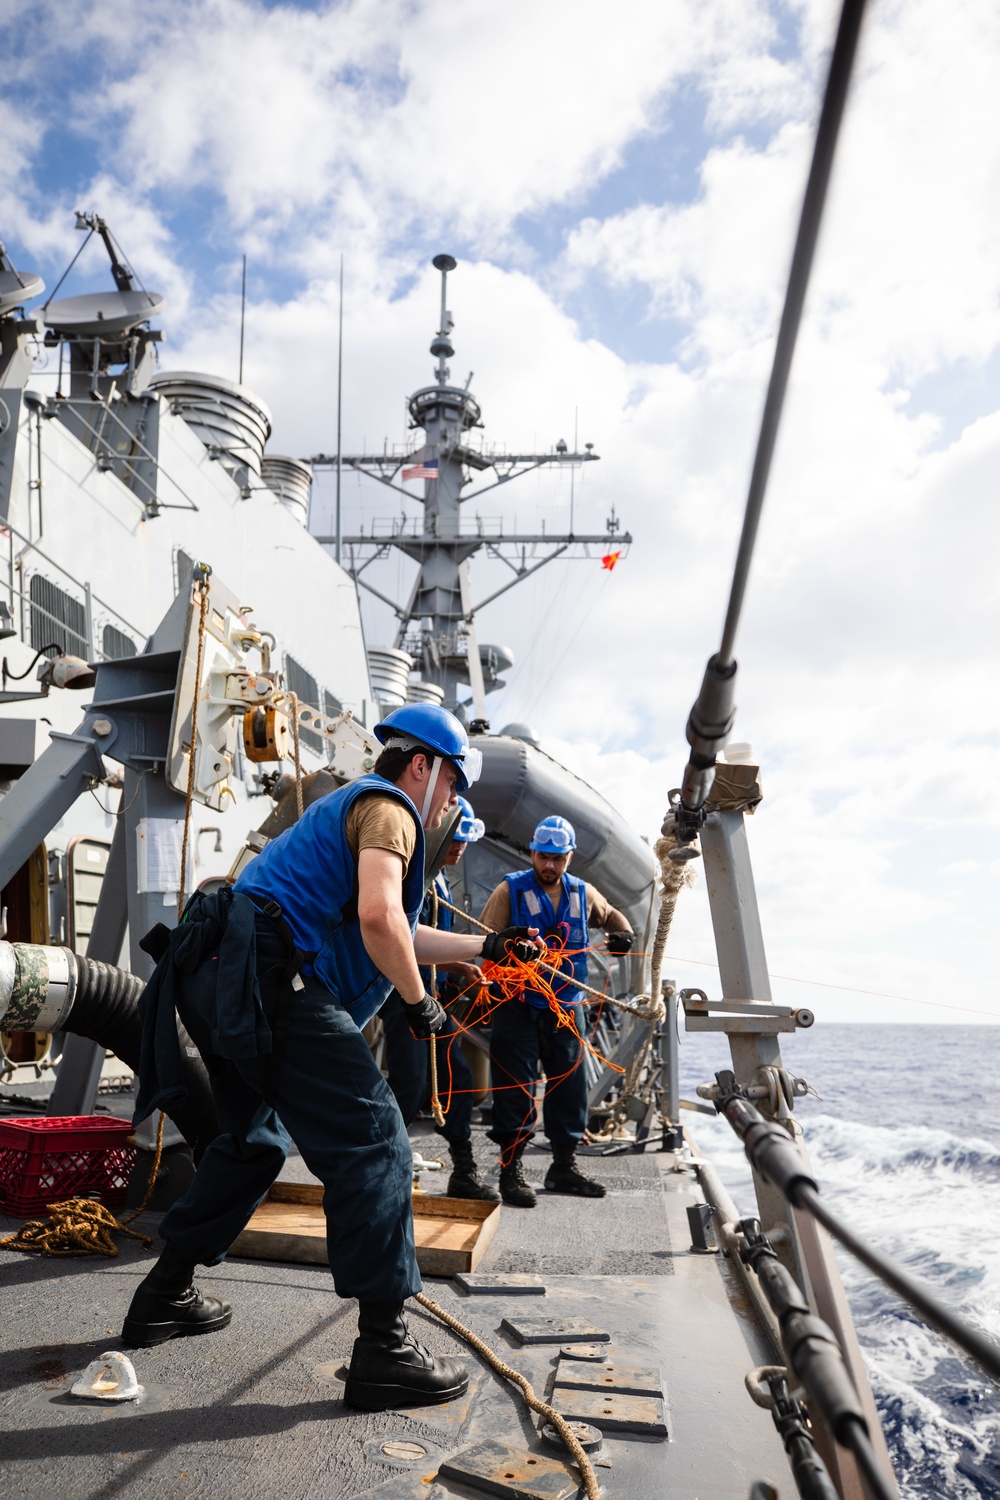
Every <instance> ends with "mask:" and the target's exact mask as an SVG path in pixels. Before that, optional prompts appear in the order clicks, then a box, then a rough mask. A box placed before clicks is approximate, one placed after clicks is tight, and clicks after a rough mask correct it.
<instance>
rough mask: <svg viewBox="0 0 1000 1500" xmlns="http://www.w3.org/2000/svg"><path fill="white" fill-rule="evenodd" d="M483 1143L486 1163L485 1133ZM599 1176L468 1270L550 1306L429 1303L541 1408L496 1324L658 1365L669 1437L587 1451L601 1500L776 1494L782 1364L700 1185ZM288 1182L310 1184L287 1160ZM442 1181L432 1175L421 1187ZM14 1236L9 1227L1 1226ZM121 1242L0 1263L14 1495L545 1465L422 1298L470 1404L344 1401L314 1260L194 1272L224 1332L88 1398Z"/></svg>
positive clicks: (379, 1480)
mask: <svg viewBox="0 0 1000 1500" xmlns="http://www.w3.org/2000/svg"><path fill="white" fill-rule="evenodd" d="M422 1129H423V1127H422V1126H421V1125H419V1124H418V1126H417V1127H415V1130H414V1134H415V1135H417V1133H418V1132H420V1131H421V1130H422ZM477 1133H478V1131H477ZM439 1144H440V1142H439V1138H438V1137H436V1136H434V1135H433V1134H430V1135H429V1136H427V1137H425V1136H424V1135H422V1134H421V1135H420V1137H419V1145H420V1147H421V1149H422V1150H423V1152H424V1154H425V1155H426V1156H436V1155H438V1154H439V1153H438V1149H437V1148H438V1146H439ZM477 1149H478V1155H479V1159H480V1160H487V1159H489V1158H488V1151H489V1149H490V1148H489V1145H488V1143H487V1142H485V1141H483V1140H482V1139H480V1140H478V1141H477ZM546 1164H547V1156H546V1154H545V1152H544V1150H543V1149H542V1148H538V1149H535V1148H529V1151H528V1153H527V1154H526V1157H525V1166H526V1171H527V1175H528V1177H529V1179H531V1180H532V1181H534V1182H535V1183H536V1184H537V1185H539V1186H540V1184H541V1179H542V1176H543V1175H544V1170H545V1166H546ZM592 1166H593V1169H594V1175H596V1176H598V1177H600V1178H601V1179H602V1180H603V1181H605V1182H606V1183H607V1185H608V1196H607V1197H606V1198H604V1199H603V1200H589V1201H584V1200H579V1199H574V1198H567V1197H559V1196H555V1195H550V1194H542V1195H541V1196H540V1201H539V1204H538V1207H537V1208H535V1209H534V1210H530V1211H529V1210H517V1209H512V1208H504V1209H503V1210H502V1213H501V1222H500V1225H499V1228H498V1230H497V1233H496V1235H495V1236H494V1238H493V1240H492V1242H491V1244H490V1246H489V1248H488V1249H487V1251H486V1254H485V1256H484V1258H483V1260H482V1262H481V1263H480V1265H479V1267H478V1268H477V1269H478V1271H479V1272H530V1273H534V1274H536V1275H538V1276H540V1277H541V1278H542V1279H543V1281H544V1284H545V1288H546V1292H545V1296H544V1298H541V1297H537V1296H535V1297H530V1298H529V1297H521V1296H518V1297H512V1296H507V1295H493V1294H491V1295H487V1296H482V1295H477V1296H469V1295H467V1294H464V1293H462V1292H461V1291H460V1290H459V1288H458V1287H457V1286H456V1285H455V1283H454V1282H452V1281H445V1280H438V1279H428V1280H427V1283H426V1287H425V1290H426V1291H427V1293H428V1294H429V1295H430V1296H431V1297H433V1298H434V1299H435V1300H437V1301H438V1302H440V1303H441V1305H442V1306H443V1307H445V1308H446V1309H447V1310H449V1311H450V1312H452V1313H453V1314H454V1315H455V1316H456V1317H458V1318H459V1319H460V1320H461V1321H462V1322H464V1323H465V1324H467V1326H469V1327H470V1328H472V1329H473V1330H474V1331H475V1332H476V1333H478V1334H479V1335H480V1336H481V1337H482V1338H484V1339H485V1340H486V1341H487V1343H489V1344H490V1346H491V1347H492V1348H494V1349H495V1350H496V1351H497V1352H498V1353H499V1354H500V1355H501V1357H502V1358H504V1359H505V1360H507V1361H508V1362H509V1363H510V1364H512V1365H514V1366H515V1367H516V1368H518V1369H520V1370H522V1371H523V1372H524V1373H525V1374H527V1375H528V1377H529V1378H530V1379H531V1381H532V1383H533V1384H534V1386H535V1390H536V1391H537V1392H538V1394H540V1395H545V1394H546V1388H547V1382H548V1381H549V1378H550V1376H551V1373H552V1370H553V1368H554V1365H555V1359H556V1355H557V1353H558V1350H557V1348H554V1347H552V1346H524V1347H522V1346H519V1345H518V1344H517V1342H516V1341H515V1340H513V1339H512V1338H509V1337H508V1336H507V1335H506V1334H505V1333H504V1332H502V1331H501V1329H500V1323H501V1319H502V1318H504V1317H509V1316H514V1317H516V1316H517V1314H519V1313H521V1314H526V1315H527V1314H532V1313H534V1314H538V1313H541V1312H542V1311H543V1310H544V1314H545V1315H546V1316H552V1315H554V1314H556V1315H559V1314H565V1315H567V1316H585V1317H588V1318H590V1319H592V1320H593V1321H594V1322H595V1323H596V1324H597V1325H599V1326H601V1327H603V1328H605V1329H606V1330H607V1331H608V1333H609V1334H610V1336H611V1339H612V1344H613V1348H614V1349H615V1351H616V1352H617V1354H618V1355H619V1357H620V1358H621V1359H623V1360H628V1361H630V1362H633V1363H642V1364H644V1365H655V1366H659V1368H660V1370H661V1372H662V1375H663V1381H664V1386H665V1391H666V1407H667V1424H668V1428H669V1440H668V1441H664V1440H662V1439H660V1438H655V1437H650V1436H640V1435H635V1434H629V1435H614V1434H607V1435H606V1436H605V1439H604V1444H603V1449H602V1451H601V1452H600V1453H599V1454H598V1455H596V1457H597V1458H598V1460H599V1462H600V1464H601V1467H598V1469H597V1474H598V1478H599V1481H600V1484H601V1487H602V1491H603V1493H604V1494H605V1495H606V1496H607V1497H608V1500H613V1497H615V1496H622V1497H624V1496H628V1497H629V1500H646V1497H649V1500H652V1497H653V1496H667V1495H669V1496H670V1497H671V1500H743V1497H746V1496H747V1495H748V1493H749V1490H750V1486H751V1483H752V1481H753V1480H755V1479H763V1478H767V1479H770V1480H772V1481H773V1482H777V1483H779V1484H780V1483H782V1481H783V1480H784V1476H785V1475H786V1474H787V1461H786V1459H785V1457H784V1453H783V1451H782V1447H781V1443H780V1440H779V1438H778V1437H777V1434H776V1433H775V1431H774V1428H773V1425H772V1423H771V1420H770V1417H769V1416H768V1414H767V1413H766V1412H764V1411H762V1410H760V1409H759V1408H758V1407H756V1406H754V1405H753V1404H752V1402H751V1400H750V1398H749V1396H748V1395H747V1392H746V1390H745V1387H744V1383H743V1377H744V1374H745V1372H746V1371H747V1370H748V1369H750V1368H751V1367H752V1366H754V1365H757V1364H762V1363H768V1362H770V1360H771V1358H772V1356H771V1353H770V1350H769V1348H768V1346H767V1345H766V1343H765V1342H764V1340H763V1338H762V1337H761V1335H760V1333H759V1331H758V1329H757V1326H756V1324H755V1323H754V1320H753V1317H752V1313H751V1311H750V1309H749V1307H748V1306H747V1304H746V1302H745V1299H744V1296H743V1294H742V1291H741V1287H740V1283H739V1279H738V1276H737V1274H736V1272H735V1271H734V1270H733V1268H732V1267H730V1266H729V1265H728V1263H727V1262H726V1261H725V1260H724V1259H723V1258H722V1257H720V1256H717V1255H711V1254H704V1253H698V1252H694V1251H692V1250H691V1248H690V1236H689V1232H688V1223H687V1218H686V1214H685V1209H686V1208H687V1207H688V1205H689V1204H691V1203H692V1202H699V1201H701V1193H700V1190H699V1189H698V1187H697V1184H696V1182H695V1180H694V1176H693V1173H692V1172H691V1171H690V1169H686V1168H683V1167H682V1166H681V1165H679V1164H678V1162H677V1159H676V1158H675V1157H674V1156H673V1155H671V1154H669V1153H655V1154H654V1153H648V1154H645V1155H634V1154H628V1155H619V1156H613V1157H609V1158H606V1159H603V1160H600V1161H595V1162H593V1163H592ZM284 1175H285V1176H286V1177H288V1178H290V1179H292V1180H298V1181H305V1180H308V1177H307V1174H306V1173H305V1170H304V1168H303V1165H302V1163H301V1161H300V1160H298V1159H297V1158H294V1157H293V1158H290V1159H289V1161H288V1163H287V1165H286V1168H285V1174H284ZM446 1180H447V1179H446V1175H445V1173H433V1174H431V1173H425V1174H423V1178H422V1181H423V1183H424V1185H425V1187H426V1188H427V1190H428V1191H429V1192H431V1193H434V1192H439V1191H442V1190H443V1188H444V1185H445V1182H446ZM158 1218H159V1216H158V1215H145V1216H144V1217H143V1219H142V1220H141V1221H140V1222H139V1223H137V1225H136V1227H137V1228H145V1229H146V1230H147V1231H149V1230H150V1229H152V1228H153V1227H155V1224H156V1223H157V1222H158ZM17 1223H18V1221H16V1220H12V1219H0V1230H2V1231H3V1232H4V1233H8V1232H10V1231H12V1230H13V1229H15V1228H16V1227H17ZM120 1243H121V1244H122V1249H121V1254H120V1256H119V1257H118V1259H116V1260H107V1259H103V1258H102V1259H98V1258H96V1257H94V1258H87V1259H72V1260H53V1259H49V1258H41V1257H36V1256H29V1255H24V1254H20V1253H16V1252H12V1251H9V1250H0V1285H2V1286H3V1288H4V1296H3V1307H4V1317H3V1321H2V1329H0V1347H2V1350H3V1356H2V1360H0V1432H2V1436H0V1456H2V1457H3V1460H4V1474H5V1484H4V1491H5V1494H6V1495H7V1496H8V1497H11V1500H13V1497H27V1500H52V1497H59V1500H91V1497H97V1496H101V1497H102V1500H103V1497H106V1496H136V1497H142V1496H147V1495H148V1496H150V1497H152V1496H154V1495H155V1496H156V1497H157V1500H193V1497H202V1496H204V1497H208V1496H211V1497H212V1500H225V1497H226V1496H229V1495H234V1496H240V1497H241V1500H278V1497H281V1500H314V1497H315V1500H319V1497H323V1500H361V1497H362V1496H363V1497H365V1500H376V1497H377V1500H411V1497H412V1500H415V1497H417V1496H421V1497H424V1500H452V1497H460V1496H462V1497H466V1500H473V1497H475V1496H477V1495H478V1496H481V1495H482V1494H483V1493H484V1492H483V1491H482V1490H475V1489H470V1488H464V1487H463V1486H462V1485H461V1484H460V1483H458V1482H457V1481H453V1480H451V1479H448V1480H442V1479H438V1478H436V1477H435V1476H436V1475H437V1471H438V1466H439V1464H440V1463H441V1462H442V1461H443V1460H444V1459H445V1458H446V1457H447V1456H448V1455H451V1454H455V1453H457V1452H459V1451H461V1450H464V1449H467V1448H469V1447H471V1446H472V1445H474V1444H475V1443H477V1442H479V1441H481V1440H484V1439H487V1438H490V1439H494V1440H496V1441H499V1442H502V1443H505V1444H507V1445H509V1446H510V1447H513V1448H518V1449H522V1450H528V1449H530V1450H531V1452H532V1453H539V1452H546V1453H548V1454H550V1455H551V1450H549V1449H546V1448H544V1447H543V1445H542V1444H541V1442H540V1439H539V1438H538V1436H537V1434H536V1432H535V1423H534V1419H531V1418H530V1414H529V1413H528V1411H527V1409H526V1407H525V1406H524V1403H523V1402H522V1400H521V1398H520V1396H519V1395H518V1394H517V1392H516V1391H515V1390H514V1389H513V1388H512V1387H510V1386H509V1385H508V1384H506V1383H505V1382H503V1381H502V1380H501V1379H500V1378H499V1377H498V1376H496V1375H495V1374H494V1373H493V1372H492V1370H490V1368H489V1367H488V1366H487V1365H486V1364H485V1362H484V1361H482V1360H481V1359H480V1358H479V1357H478V1356H476V1355H475V1354H473V1353H472V1352H471V1351H470V1350H468V1348H467V1347H466V1346H465V1345H462V1344H461V1343H460V1340H459V1339H458V1338H457V1337H456V1336H455V1335H454V1334H452V1333H451V1332H450V1330H448V1329H447V1328H445V1327H444V1326H443V1325H441V1324H440V1323H439V1322H437V1321H436V1320H435V1319H434V1318H432V1317H431V1316H430V1315H429V1314H426V1313H425V1312H424V1311H423V1310H422V1309H420V1308H418V1307H414V1309H413V1313H412V1324H413V1326H414V1328H415V1331H416V1332H417V1334H418V1336H419V1337H420V1338H421V1339H423V1340H424V1341H425V1342H426V1343H427V1344H428V1345H429V1346H430V1347H431V1348H432V1349H434V1350H435V1351H437V1352H441V1353H444V1352H448V1353H460V1352H465V1353H466V1354H468V1356H469V1364H470V1369H471V1372H472V1379H471V1382H470V1388H469V1392H468V1395H467V1396H466V1397H465V1398H463V1399H462V1400H460V1401H457V1402H454V1403H451V1404H450V1405H446V1406H440V1407H429V1408H428V1407H425V1408H420V1409H416V1410H412V1411H399V1412H386V1413H379V1414H372V1415H369V1414H360V1413H356V1412H351V1411H349V1410H347V1409H346V1408H345V1407H344V1405H343V1403H342V1401H341V1399H340V1392H341V1374H342V1367H343V1364H344V1362H345V1360H346V1359H347V1358H348V1357H349V1355H350V1350H351V1344H352V1341H353V1338H354V1332H355V1319H354V1307H355V1304H354V1303H352V1302H344V1301H341V1300H340V1299H338V1298H337V1297H336V1295H335V1294H334V1292H333V1289H332V1284H331V1282H330V1277H329V1273H328V1272H327V1271H326V1270H325V1269H324V1268H322V1267H320V1266H312V1265H290V1264H279V1263H273V1262H265V1261H247V1260H236V1259H231V1260H229V1261H227V1262H226V1263H225V1264H224V1265H222V1266H219V1267H217V1268H215V1269H214V1270H208V1271H205V1272H203V1273H202V1275H201V1276H200V1277H199V1281H200V1284H201V1285H202V1286H203V1287H204V1288H205V1290H206V1291H209V1292H212V1293H216V1294H219V1295H221V1296H223V1297H225V1298H226V1299H228V1300H229V1301H230V1302H232V1304H233V1308H234V1316H233V1321H232V1324H231V1325H230V1327H229V1328H228V1329H226V1330H225V1331H224V1332H221V1333H219V1334H215V1335H211V1336H208V1337H205V1338H196V1339H183V1340H176V1341H174V1342H171V1343H169V1344H166V1345H163V1346H161V1347H160V1348H157V1349H149V1350H136V1351H132V1352H131V1356H130V1357H132V1359H133V1362H134V1364H135V1367H136V1371H137V1374H138V1378H139V1380H140V1382H141V1383H142V1385H143V1386H144V1387H145V1391H146V1395H145V1398H144V1400H143V1401H142V1402H141V1403H139V1404H132V1403H128V1404H124V1405H118V1406H101V1405H97V1406H94V1405H86V1404H83V1403H80V1402H79V1401H76V1400H74V1399H73V1398H71V1397H70V1396H69V1395H68V1391H69V1386H70V1385H71V1383H72V1381H73V1380H74V1379H76V1378H77V1376H78V1375H79V1373H80V1372H81V1371H82V1370H83V1369H84V1368H85V1367H86V1366H87V1364H89V1362H90V1361H91V1360H92V1359H94V1358H96V1357H97V1356H98V1355H99V1354H101V1353H103V1352H104V1351H105V1350H108V1349H112V1348H118V1347H120V1344H119V1342H118V1333H119V1329H120V1325H121V1319H122V1317H123V1315H124V1312H125V1309H126V1307H127V1305H128V1302H129V1299H130V1297H131V1295H132V1292H133V1290H134V1288H135V1286H136V1284H137V1283H138V1281H139V1280H140V1279H141V1277H142V1276H143V1275H144V1274H145V1271H146V1269H147V1268H148V1265H149V1263H150V1252H149V1251H146V1250H144V1249H143V1248H142V1247H141V1246H139V1245H138V1244H137V1243H136V1242H134V1241H124V1242H121V1241H120ZM393 1442H404V1443H407V1444H410V1445H414V1446H412V1447H411V1448H410V1449H408V1450H406V1451H407V1452H408V1453H412V1455H413V1456H412V1457H398V1456H397V1457H394V1456H392V1455H387V1454H386V1453H385V1452H383V1447H384V1445H386V1444H391V1443H393ZM397 1451H398V1450H397ZM784 1482H785V1483H786V1484H787V1481H786V1480H784ZM494 1493H501V1492H500V1491H495V1492H494ZM519 1493H530V1492H526V1491H525V1492H519ZM538 1493H539V1494H540V1493H542V1492H541V1491H538Z"/></svg>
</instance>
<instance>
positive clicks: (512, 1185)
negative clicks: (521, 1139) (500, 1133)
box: [500, 1145, 538, 1208]
mask: <svg viewBox="0 0 1000 1500" xmlns="http://www.w3.org/2000/svg"><path fill="white" fill-rule="evenodd" d="M508 1149H511V1148H505V1150H504V1155H506V1153H507V1150H508ZM523 1152H524V1146H523V1145H521V1146H514V1147H513V1148H512V1150H511V1158H510V1161H509V1162H508V1163H507V1165H506V1166H501V1168H500V1196H501V1198H502V1199H503V1201H504V1202H505V1203H509V1204H510V1206H511V1208H534V1206H535V1204H536V1203H537V1202H538V1194H537V1193H536V1192H535V1190H534V1188H533V1187H532V1186H531V1183H530V1182H529V1181H528V1179H527V1178H526V1177H525V1175H524V1171H523V1170H522V1167H521V1156H522V1154H523ZM502 1160H503V1158H502V1157H501V1161H502Z"/></svg>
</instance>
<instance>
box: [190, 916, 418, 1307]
mask: <svg viewBox="0 0 1000 1500" xmlns="http://www.w3.org/2000/svg"><path fill="white" fill-rule="evenodd" d="M256 930H257V973H258V979H259V982H260V989H261V1000H262V1003H263V1007H264V1013H265V1015H266V1016H267V1018H268V1021H269V1022H273V1018H274V1013H275V1009H276V1006H277V1001H278V995H279V992H280V988H281V972H282V969H283V967H284V964H285V960H286V954H285V948H284V945H283V944H282V942H281V940H280V938H278V936H277V934H276V933H275V932H274V931H273V929H272V928H271V926H270V924H269V923H268V922H267V921H266V919H265V918H263V917H258V919H257V923H256ZM210 962H211V960H210ZM190 988H191V990H192V991H193V992H194V993H195V994H196V995H199V994H201V993H202V992H203V991H210V986H208V985H202V984H193V985H192V986H191V987H190ZM179 1009H180V1011H181V1019H182V1021H183V1022H184V1025H185V1026H186V1027H187V1029H188V1032H189V1033H190V1035H191V1037H192V1039H193V1040H194V1042H195V1043H196V1045H197V1047H198V1049H199V1051H200V1052H201V1054H202V1056H203V1057H204V1058H205V1062H206V1065H207V1066H208V1070H209V1075H210V1077H211V1081H212V1093H213V1095H214V1097H215V1105H216V1109H217V1110H218V1114H219V1121H220V1124H221V1126H222V1134H221V1135H219V1136H217V1137H216V1139H215V1140H214V1141H213V1142H212V1144H211V1145H210V1146H209V1148H208V1150H207V1151H206V1152H205V1155H204V1156H203V1158H202V1160H201V1162H200V1163H199V1166H198V1171H197V1173H196V1174H195V1179H194V1182H193V1183H192V1184H191V1187H190V1188H189V1189H188V1191H187V1192H186V1193H185V1195H184V1197H183V1198H181V1199H179V1200H178V1202H177V1203H175V1204H174V1205H173V1207H172V1208H171V1209H170V1211H169V1212H168V1213H167V1214H166V1215H165V1216H164V1219H163V1222H162V1224H161V1226H160V1234H161V1237H162V1238H163V1239H164V1240H165V1241H166V1243H167V1244H168V1245H170V1246H171V1247H172V1248H173V1249H174V1250H175V1251H176V1252H177V1253H178V1254H179V1255H183V1256H184V1257H185V1258H186V1259H188V1260H191V1261H195V1262H197V1263H198V1264H200V1265H208V1266H214V1265H217V1264H218V1263H219V1261H221V1260H223V1259H224V1258H225V1255H226V1252H227V1250H228V1249H229V1247H230V1245H231V1244H232V1243H233V1240H234V1239H236V1237H237V1235H238V1234H239V1233H240V1232H241V1230H242V1229H243V1228H244V1227H245V1225H246V1223H247V1221H248V1220H249V1218H250V1216H251V1215H252V1214H253V1212H254V1210H255V1209H256V1208H257V1206H258V1205H259V1203H260V1202H261V1200H262V1199H263V1197H264V1196H265V1194H266V1193H267V1191H268V1189H269V1188H270V1186H271V1184H272V1183H273V1182H274V1180H275V1178H276V1177H277V1176H278V1173H279V1172H280V1171H281V1167H282V1165H283V1163H284V1160H285V1157H286V1155H287V1154H288V1149H289V1144H290V1141H294V1142H295V1144H296V1146H297V1147H298V1148H299V1151H300V1152H301V1153H302V1157H303V1160H304V1161H305V1163H306V1166H307V1167H308V1168H309V1170H310V1171H311V1172H312V1173H313V1174H314V1175H315V1176H316V1177H318V1178H319V1179H320V1181H321V1182H322V1184H323V1187H324V1189H325V1192H324V1195H323V1207H324V1209H325V1212H326V1225H327V1250H328V1253H329V1258H330V1269H331V1271H332V1272H333V1282H334V1286H335V1288H336V1290H337V1292H338V1293H339V1294H340V1296H342V1297H359V1298H364V1299H367V1300H372V1301H379V1302H389V1301H402V1300H403V1299H405V1298H406V1297H410V1296H412V1295H413V1293H414V1292H418V1291H419V1290H420V1287H421V1281H420V1273H419V1271H418V1270H417V1262H416V1256H415V1253H414V1248H413V1206H412V1182H413V1156H412V1152H411V1150H410V1142H409V1139H408V1137H407V1134H406V1130H405V1128H404V1126H403V1120H402V1116H401V1115H400V1113H399V1109H398V1107H397V1105H396V1101H395V1099H394V1098H393V1096H392V1094H391V1093H390V1091H389V1089H388V1087H387V1086H386V1083H385V1080H384V1079H383V1077H382V1075H381V1073H380V1072H379V1070H378V1068H377V1067H376V1066H375V1060H374V1058H373V1057H372V1055H371V1051H370V1050H369V1047H368V1044H367V1042H366V1041H365V1039H364V1037H363V1036H362V1035H361V1032H360V1031H359V1030H358V1028H357V1026H355V1024H354V1022H353V1021H352V1020H351V1018H350V1016H349V1015H348V1013H347V1011H346V1010H345V1009H344V1008H343V1006H341V1005H339V1004H338V1003H337V1001H336V1000H335V998H334V997H333V995H331V994H330V992H329V990H327V989H326V988H325V986H323V985H322V984H320V983H319V981H318V980H316V979H306V980H305V987H304V989H302V990H299V991H298V992H297V993H295V994H294V997H293V999H292V1002H291V1005H290V1010H289V1018H288V1032H287V1036H286V1039H285V1045H284V1051H283V1055H282V1058H281V1062H280V1066H279V1068H278V1070H277V1077H276V1081H275V1083H274V1088H275V1093H274V1106H273V1107H272V1105H270V1104H268V1103H267V1102H266V1100H265V1098H264V1093H265V1092H270V1089H269V1066H270V1059H269V1058H267V1057H249V1058H245V1059H242V1058H241V1059H240V1060H239V1061H237V1062H228V1061H225V1060H224V1059H222V1058H219V1057H217V1056H214V1055H213V1053H212V1048H211V1028H212V1024H213V1015H212V1014H211V1013H210V1010H213V1009H214V1007H210V1005H209V1003H208V1002H204V1003H201V1002H199V1003H198V1004H197V1006H195V1005H194V1004H193V1003H192V1002H190V1001H188V1002H184V1001H182V1003H181V1006H179Z"/></svg>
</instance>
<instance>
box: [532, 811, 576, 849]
mask: <svg viewBox="0 0 1000 1500" xmlns="http://www.w3.org/2000/svg"><path fill="white" fill-rule="evenodd" d="M528 847H529V849H534V850H535V852H536V853H538V854H571V853H572V852H573V850H574V849H575V848H576V830H575V829H574V827H573V825H572V823H570V822H569V820H568V819H567V818H559V817H551V818H543V819H542V821H541V822H540V823H539V825H538V827H537V828H536V829H535V831H534V833H533V834H532V836H531V843H530V844H529V845H528Z"/></svg>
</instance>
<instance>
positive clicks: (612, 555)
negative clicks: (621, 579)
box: [601, 552, 621, 573]
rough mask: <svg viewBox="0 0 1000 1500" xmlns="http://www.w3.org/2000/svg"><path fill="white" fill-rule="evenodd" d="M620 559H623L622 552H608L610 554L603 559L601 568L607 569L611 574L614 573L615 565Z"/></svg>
mask: <svg viewBox="0 0 1000 1500" xmlns="http://www.w3.org/2000/svg"><path fill="white" fill-rule="evenodd" d="M620 557H621V553H620V552H608V553H606V554H605V555H604V557H602V558H601V567H602V568H607V570H608V572H609V573H611V572H613V571H614V566H615V563H616V562H617V561H618V559H619V558H620Z"/></svg>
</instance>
